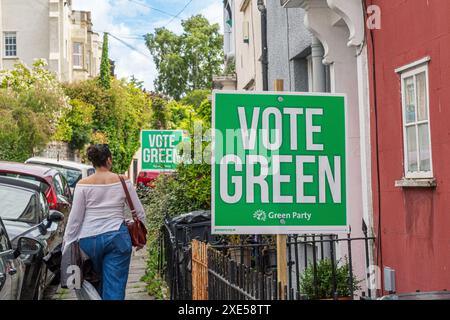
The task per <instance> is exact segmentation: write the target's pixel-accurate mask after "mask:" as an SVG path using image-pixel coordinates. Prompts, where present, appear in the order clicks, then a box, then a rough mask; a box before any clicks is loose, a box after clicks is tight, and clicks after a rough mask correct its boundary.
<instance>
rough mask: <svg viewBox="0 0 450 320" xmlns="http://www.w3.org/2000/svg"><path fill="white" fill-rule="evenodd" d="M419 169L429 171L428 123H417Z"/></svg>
mask: <svg viewBox="0 0 450 320" xmlns="http://www.w3.org/2000/svg"><path fill="white" fill-rule="evenodd" d="M419 156H420V171H431V146H430V132H429V130H428V124H421V125H419Z"/></svg>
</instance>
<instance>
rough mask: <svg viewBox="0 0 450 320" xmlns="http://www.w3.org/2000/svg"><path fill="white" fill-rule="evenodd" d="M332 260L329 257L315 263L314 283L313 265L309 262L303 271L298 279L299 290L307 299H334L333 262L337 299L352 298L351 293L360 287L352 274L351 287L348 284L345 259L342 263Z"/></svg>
mask: <svg viewBox="0 0 450 320" xmlns="http://www.w3.org/2000/svg"><path fill="white" fill-rule="evenodd" d="M340 262H341V260H339V261H338V262H337V263H336V262H332V260H331V259H329V258H327V259H323V260H321V261H319V262H318V263H317V265H316V272H317V278H316V282H317V283H316V284H315V283H314V267H313V265H312V264H310V265H309V266H308V267H307V268H306V269H305V271H304V273H303V274H302V276H301V279H300V292H301V293H302V294H304V295H306V297H307V298H308V299H314V300H326V299H334V292H333V271H332V266H333V263H334V268H335V277H336V280H335V281H336V294H337V299H338V300H350V299H352V294H353V293H354V292H355V291H358V290H360V289H361V287H360V286H359V283H360V282H361V281H358V279H356V277H355V276H353V281H352V286H353V287H352V288H350V284H349V277H350V272H349V270H350V269H349V268H350V266H349V263H348V261H347V259H345V261H344V263H340ZM316 287H317V291H316Z"/></svg>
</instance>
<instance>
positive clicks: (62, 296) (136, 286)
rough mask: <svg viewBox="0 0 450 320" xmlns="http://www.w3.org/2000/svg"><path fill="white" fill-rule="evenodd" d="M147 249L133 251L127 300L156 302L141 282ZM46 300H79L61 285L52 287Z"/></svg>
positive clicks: (72, 291) (46, 294) (45, 294)
mask: <svg viewBox="0 0 450 320" xmlns="http://www.w3.org/2000/svg"><path fill="white" fill-rule="evenodd" d="M146 258H147V249H146V248H144V249H142V250H139V251H137V252H136V251H135V250H134V249H133V253H132V256H131V264H130V273H129V275H128V283H127V290H126V295H125V300H154V297H152V296H149V295H148V293H147V290H146V288H145V287H146V283H145V282H143V281H141V278H142V276H143V275H144V274H145V269H146V265H147V263H146ZM44 299H45V300H77V297H76V295H75V291H74V290H69V289H63V288H61V286H59V285H54V286H50V287H48V288H47V290H46V292H45V293H44Z"/></svg>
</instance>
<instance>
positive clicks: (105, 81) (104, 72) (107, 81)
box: [100, 32, 111, 89]
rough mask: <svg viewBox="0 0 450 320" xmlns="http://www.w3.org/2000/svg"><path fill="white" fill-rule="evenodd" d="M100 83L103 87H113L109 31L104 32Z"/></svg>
mask: <svg viewBox="0 0 450 320" xmlns="http://www.w3.org/2000/svg"><path fill="white" fill-rule="evenodd" d="M100 84H101V85H102V87H103V88H105V89H109V88H111V63H110V62H109V47H108V33H107V32H105V33H104V34H103V48H102V60H101V64H100Z"/></svg>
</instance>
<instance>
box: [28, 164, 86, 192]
mask: <svg viewBox="0 0 450 320" xmlns="http://www.w3.org/2000/svg"><path fill="white" fill-rule="evenodd" d="M28 163H32V162H28ZM39 164H40V165H45V166H46V167H48V168H52V169H56V170H58V171H59V172H60V173H61V174H62V175H63V176H64V178H66V180H67V183H68V184H69V186H70V187H71V188H75V186H76V184H77V183H78V181H80V180H81V178H83V173H82V172H81V170H78V169H74V168H68V167H63V166H57V165H52V164H48V163H45V164H42V163H39Z"/></svg>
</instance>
